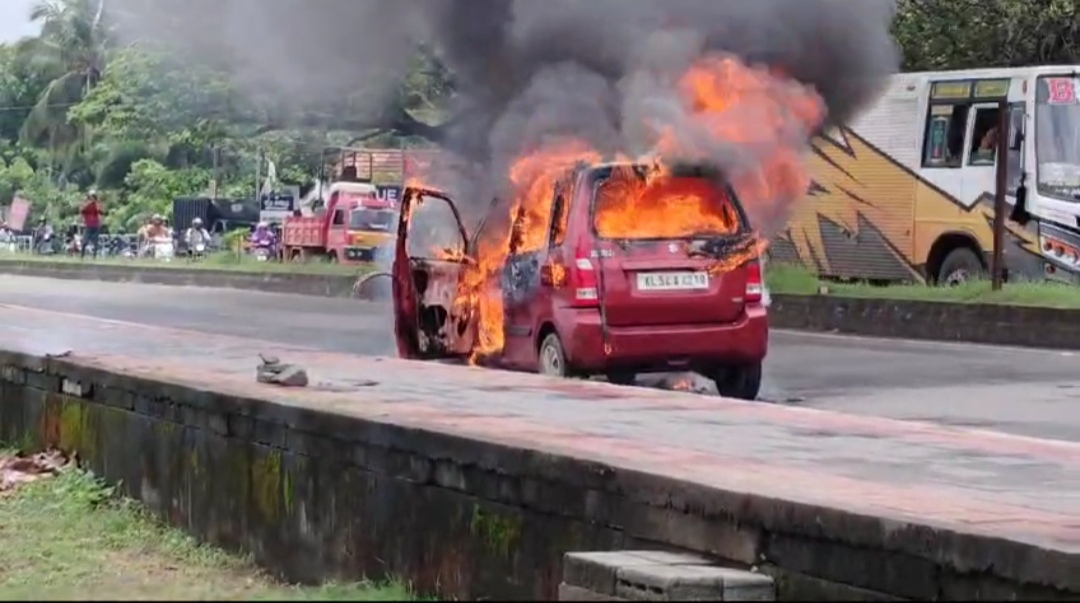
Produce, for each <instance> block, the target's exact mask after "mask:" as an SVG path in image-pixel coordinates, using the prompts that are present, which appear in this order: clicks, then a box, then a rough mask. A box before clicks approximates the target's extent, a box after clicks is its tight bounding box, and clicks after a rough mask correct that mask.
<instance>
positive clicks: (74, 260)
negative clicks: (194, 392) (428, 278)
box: [0, 251, 375, 276]
mask: <svg viewBox="0 0 1080 603" xmlns="http://www.w3.org/2000/svg"><path fill="white" fill-rule="evenodd" d="M3 261H8V262H21V263H33V262H41V263H45V264H77V265H85V264H95V265H104V266H130V267H136V268H157V269H165V270H168V269H185V270H200V269H201V270H217V271H231V272H254V273H259V274H267V273H270V274H328V275H343V276H350V275H356V274H366V273H368V272H372V271H373V270H375V265H374V264H335V263H331V262H328V261H325V260H320V261H312V262H306V263H303V264H301V263H297V262H258V261H256V260H255V259H254V258H252V257H249V256H246V255H241V256H239V257H238V256H237V255H236V254H235V253H229V252H225V251H223V252H220V253H215V254H212V255H209V256H207V257H206V258H203V259H202V260H200V261H197V262H192V261H189V260H187V259H185V258H179V257H178V258H176V259H174V260H173V261H171V262H161V261H157V260H149V259H142V258H117V257H109V258H97V259H85V260H84V259H80V258H78V257H71V256H65V255H56V256H42V255H31V254H18V255H15V254H4V255H0V262H3Z"/></svg>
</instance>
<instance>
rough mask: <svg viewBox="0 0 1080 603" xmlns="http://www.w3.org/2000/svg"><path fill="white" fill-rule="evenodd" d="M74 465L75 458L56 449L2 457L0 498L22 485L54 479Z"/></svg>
mask: <svg viewBox="0 0 1080 603" xmlns="http://www.w3.org/2000/svg"><path fill="white" fill-rule="evenodd" d="M74 463H75V459H74V458H68V457H67V456H66V455H65V454H64V453H63V452H61V451H59V450H57V449H55V448H50V449H49V450H46V451H44V452H39V453H37V454H34V455H31V456H20V455H9V456H3V455H0V496H5V495H8V494H10V493H12V492H14V491H15V489H16V488H18V487H19V486H20V485H22V484H27V483H30V482H35V481H37V480H39V479H43V478H46V477H52V476H54V475H56V474H58V473H60V472H61V471H62V470H64V469H66V468H67V467H70V466H72V465H73V464H74Z"/></svg>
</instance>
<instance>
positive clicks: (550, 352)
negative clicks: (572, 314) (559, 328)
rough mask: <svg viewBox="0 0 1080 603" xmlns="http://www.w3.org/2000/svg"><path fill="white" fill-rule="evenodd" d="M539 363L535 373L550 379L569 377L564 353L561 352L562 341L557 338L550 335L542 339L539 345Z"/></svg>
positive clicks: (554, 335) (553, 334)
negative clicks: (548, 376) (547, 376)
mask: <svg viewBox="0 0 1080 603" xmlns="http://www.w3.org/2000/svg"><path fill="white" fill-rule="evenodd" d="M539 355H540V362H539V366H538V367H537V371H538V372H539V373H540V374H541V375H550V376H552V377H569V376H570V375H571V373H570V369H569V367H567V366H566V353H565V352H563V346H562V341H560V340H559V336H558V335H556V334H555V333H552V334H550V335H548V336H547V337H545V338H544V341H543V342H542V343H541V344H540V354H539Z"/></svg>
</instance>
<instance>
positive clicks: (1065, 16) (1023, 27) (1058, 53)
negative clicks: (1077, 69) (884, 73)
mask: <svg viewBox="0 0 1080 603" xmlns="http://www.w3.org/2000/svg"><path fill="white" fill-rule="evenodd" d="M893 33H894V35H895V36H896V41H897V43H898V44H899V45H900V48H901V51H902V52H903V68H904V70H905V71H931V70H933V71H936V70H944V69H972V68H978V67H1016V66H1022V65H1041V64H1050V63H1055V64H1070V63H1076V62H1078V61H1080V2H1077V1H1076V0H899V2H898V5H897V15H896V21H895V22H894V25H893Z"/></svg>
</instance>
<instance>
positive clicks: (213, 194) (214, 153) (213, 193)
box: [210, 143, 219, 201]
mask: <svg viewBox="0 0 1080 603" xmlns="http://www.w3.org/2000/svg"><path fill="white" fill-rule="evenodd" d="M218 150H219V149H218V146H217V144H216V143H215V144H214V146H212V147H210V160H211V161H212V162H213V166H214V167H213V182H211V183H210V185H211V190H210V198H211V199H213V200H214V201H217V197H218Z"/></svg>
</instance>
